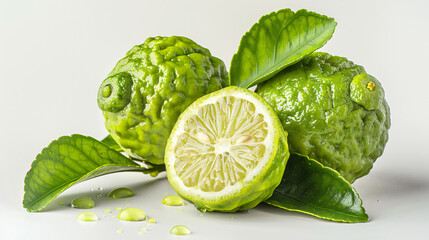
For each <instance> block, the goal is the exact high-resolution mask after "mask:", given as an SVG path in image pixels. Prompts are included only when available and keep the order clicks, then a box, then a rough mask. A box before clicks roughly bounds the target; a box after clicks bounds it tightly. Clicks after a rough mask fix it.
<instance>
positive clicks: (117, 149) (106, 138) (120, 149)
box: [101, 135, 124, 152]
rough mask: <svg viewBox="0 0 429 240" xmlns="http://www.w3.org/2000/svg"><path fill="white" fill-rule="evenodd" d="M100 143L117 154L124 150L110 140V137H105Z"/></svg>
mask: <svg viewBox="0 0 429 240" xmlns="http://www.w3.org/2000/svg"><path fill="white" fill-rule="evenodd" d="M101 142H102V143H104V144H106V145H107V146H109V147H110V148H113V149H115V150H116V151H118V152H123V151H124V150H123V149H122V148H121V146H119V144H118V143H117V142H116V141H115V139H113V138H112V135H107V137H105V138H104V139H103V140H101Z"/></svg>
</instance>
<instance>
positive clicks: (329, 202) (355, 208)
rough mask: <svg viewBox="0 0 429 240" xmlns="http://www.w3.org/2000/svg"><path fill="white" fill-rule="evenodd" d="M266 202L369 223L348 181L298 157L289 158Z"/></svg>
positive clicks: (345, 220) (325, 168)
mask: <svg viewBox="0 0 429 240" xmlns="http://www.w3.org/2000/svg"><path fill="white" fill-rule="evenodd" d="M265 202H266V203H268V204H271V205H273V206H276V207H279V208H284V209H287V210H290V211H297V212H302V213H307V214H310V215H313V216H316V217H319V218H323V219H328V220H333V221H341V222H351V223H355V222H366V221H368V215H367V214H366V213H365V209H364V208H363V207H362V200H361V199H360V198H359V195H358V193H357V192H356V190H355V189H354V188H353V187H352V186H351V185H350V183H349V182H347V181H346V180H345V179H344V178H343V177H342V176H341V175H340V174H339V173H338V172H337V171H335V170H333V169H331V168H328V167H324V166H323V165H322V164H320V163H319V162H317V161H315V160H313V159H309V158H308V157H305V156H301V155H298V154H291V155H290V158H289V160H288V163H287V166H286V170H285V172H284V175H283V179H282V182H281V183H280V185H279V186H278V187H277V188H276V189H275V190H274V193H273V195H272V196H271V198H269V199H268V200H266V201H265Z"/></svg>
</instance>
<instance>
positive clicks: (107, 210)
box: [104, 209, 112, 213]
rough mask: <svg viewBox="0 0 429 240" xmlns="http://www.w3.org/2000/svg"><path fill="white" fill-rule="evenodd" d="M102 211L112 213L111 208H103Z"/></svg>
mask: <svg viewBox="0 0 429 240" xmlns="http://www.w3.org/2000/svg"><path fill="white" fill-rule="evenodd" d="M104 212H105V213H112V210H110V209H104Z"/></svg>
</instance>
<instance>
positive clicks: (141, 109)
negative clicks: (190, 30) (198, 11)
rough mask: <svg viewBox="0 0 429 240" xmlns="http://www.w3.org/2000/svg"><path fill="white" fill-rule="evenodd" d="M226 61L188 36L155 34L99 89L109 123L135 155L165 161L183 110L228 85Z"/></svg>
mask: <svg viewBox="0 0 429 240" xmlns="http://www.w3.org/2000/svg"><path fill="white" fill-rule="evenodd" d="M227 80H228V73H227V71H226V68H225V64H224V63H223V62H222V61H221V60H220V59H218V58H216V57H213V56H212V55H211V54H210V52H209V50H207V49H206V48H203V47H201V46H200V45H198V44H196V43H195V42H194V41H192V40H190V39H188V38H185V37H177V36H172V37H152V38H148V39H147V40H146V41H145V42H144V43H143V44H141V45H138V46H135V47H133V48H132V49H131V50H130V51H129V52H128V53H127V54H126V56H125V57H124V58H123V59H121V60H120V61H119V62H118V63H117V65H116V67H115V68H114V69H113V70H112V72H111V73H110V74H109V76H108V77H107V78H106V79H105V80H104V81H103V83H102V84H101V86H100V89H99V91H98V106H99V107H100V109H101V110H102V111H103V115H104V117H105V120H106V121H105V126H106V128H107V130H108V131H109V133H110V134H111V136H112V137H113V138H114V139H115V141H116V142H117V143H118V144H119V145H120V146H121V147H122V148H123V149H124V150H125V151H126V152H127V153H128V154H130V155H131V156H133V157H136V158H139V159H142V160H145V161H148V162H151V163H153V164H162V163H163V162H164V150H165V146H166V143H167V139H168V137H169V135H170V132H171V129H172V128H173V126H174V124H175V123H176V120H177V118H178V116H179V115H180V113H181V112H183V111H184V110H185V109H186V107H188V106H189V105H190V104H191V103H192V102H194V101H195V100H196V99H197V98H199V97H201V96H203V95H205V94H207V93H210V92H213V91H216V90H219V89H221V88H223V87H225V86H227V84H228V81H227Z"/></svg>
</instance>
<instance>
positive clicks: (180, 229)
mask: <svg viewBox="0 0 429 240" xmlns="http://www.w3.org/2000/svg"><path fill="white" fill-rule="evenodd" d="M170 233H171V234H174V235H189V234H191V230H189V228H187V227H185V226H183V225H177V226H174V227H173V228H172V229H171V231H170Z"/></svg>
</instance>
